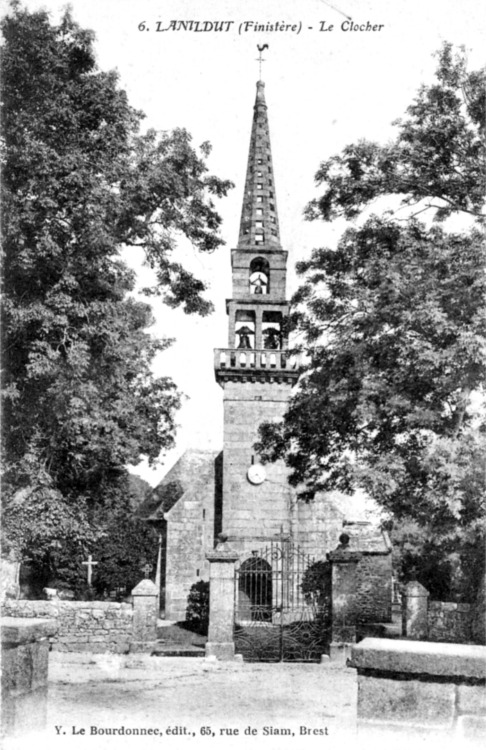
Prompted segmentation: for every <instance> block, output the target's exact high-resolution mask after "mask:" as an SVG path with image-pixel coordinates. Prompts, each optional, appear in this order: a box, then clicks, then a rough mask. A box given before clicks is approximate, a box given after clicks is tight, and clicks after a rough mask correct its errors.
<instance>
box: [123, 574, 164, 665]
mask: <svg viewBox="0 0 486 750" xmlns="http://www.w3.org/2000/svg"><path fill="white" fill-rule="evenodd" d="M132 596H133V626H132V641H131V643H130V653H152V652H153V651H154V649H155V646H156V645H157V617H158V612H157V602H158V591H157V586H156V585H155V583H154V582H153V581H151V580H149V579H148V578H144V579H143V581H140V583H139V584H138V585H137V586H135V588H134V589H133V591H132Z"/></svg>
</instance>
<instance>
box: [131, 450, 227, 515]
mask: <svg viewBox="0 0 486 750" xmlns="http://www.w3.org/2000/svg"><path fill="white" fill-rule="evenodd" d="M220 453H221V451H218V450H198V449H190V450H187V451H186V452H185V453H183V455H182V456H181V457H180V458H179V460H178V461H176V463H175V464H174V466H173V467H172V468H171V469H169V471H168V472H167V474H166V475H165V477H164V478H163V479H162V481H161V482H160V483H159V484H158V485H157V487H155V488H154V489H153V490H152V491H151V492H149V493H148V494H147V496H146V498H145V500H144V502H143V503H142V505H141V506H140V508H139V511H138V514H137V515H138V516H140V518H143V519H145V520H158V519H163V517H164V513H167V512H168V511H169V510H171V508H173V507H174V505H175V504H176V503H177V502H178V501H179V500H180V499H181V498H182V497H183V496H184V495H185V494H186V492H188V491H192V490H194V489H196V488H197V487H198V486H200V485H201V484H205V483H206V482H207V480H208V477H209V476H213V475H214V462H215V460H216V458H217V457H218V456H219V454H220Z"/></svg>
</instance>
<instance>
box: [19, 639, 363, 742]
mask: <svg viewBox="0 0 486 750" xmlns="http://www.w3.org/2000/svg"><path fill="white" fill-rule="evenodd" d="M49 672H50V686H49V701H48V718H47V726H46V730H45V732H43V733H42V734H40V735H35V736H29V738H28V743H27V744H25V743H26V742H27V738H25V739H24V740H22V738H19V739H18V740H10V741H9V742H8V750H10V748H11V749H12V750H14V749H15V750H17V749H18V748H22V750H23V748H24V747H27V746H28V747H29V748H34V749H36V748H43V747H45V748H49V750H50V749H51V748H53V749H54V750H57V748H62V750H64V749H65V748H69V750H70V749H71V748H79V750H82V749H84V748H85V747H86V750H98V748H100V749H104V748H115V747H116V748H125V747H127V748H132V747H137V748H138V747H144V748H145V747H149V748H152V747H155V746H157V747H161V746H163V747H164V748H167V750H179V748H186V747H187V748H193V749H194V750H196V748H197V750H199V748H206V747H207V748H214V750H216V748H220V747H221V748H225V749H226V748H233V747H234V748H240V747H241V748H243V747H255V748H264V749H265V750H274V749H275V750H277V748H278V749H279V750H280V748H283V749H285V748H286V747H292V748H299V750H300V748H301V747H302V748H306V749H307V748H308V749H309V750H311V748H317V747H319V748H322V747H324V746H326V747H333V748H334V747H336V748H337V747H339V748H341V747H342V746H343V745H342V741H343V740H344V739H345V738H348V739H351V738H353V737H354V736H355V734H354V733H355V724H356V676H355V671H354V670H352V669H346V668H345V667H341V668H336V667H335V666H334V665H330V664H326V665H320V664H248V663H241V662H239V663H222V662H210V661H206V660H205V659H201V658H181V657H147V656H136V655H133V656H129V657H120V656H109V655H96V656H95V655H88V654H86V655H76V654H75V655H72V654H71V655H69V654H66V655H62V654H59V653H51V660H50V665H49ZM83 730H84V732H83ZM108 730H111V731H108ZM113 730H116V731H113ZM134 730H138V731H139V732H140V733H139V734H136V733H135V732H134ZM141 730H144V731H143V733H142V732H141ZM149 730H150V731H149ZM6 747H7V746H6Z"/></svg>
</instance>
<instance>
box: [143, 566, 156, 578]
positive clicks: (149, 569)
mask: <svg viewBox="0 0 486 750" xmlns="http://www.w3.org/2000/svg"><path fill="white" fill-rule="evenodd" d="M153 569H154V566H153V565H150V563H145V565H143V566H142V568H141V571H142V573H145V578H148V577H149V575H150V573H151V572H152V570H153Z"/></svg>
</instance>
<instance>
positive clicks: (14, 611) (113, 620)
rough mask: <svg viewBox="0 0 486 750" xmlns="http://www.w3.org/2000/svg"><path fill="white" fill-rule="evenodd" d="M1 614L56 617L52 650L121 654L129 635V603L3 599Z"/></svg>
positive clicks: (130, 629) (125, 647)
mask: <svg viewBox="0 0 486 750" xmlns="http://www.w3.org/2000/svg"><path fill="white" fill-rule="evenodd" d="M2 615H3V616H7V617H34V618H36V617H38V618H48V619H51V620H56V623H57V626H58V630H57V633H56V635H54V636H51V637H50V642H51V648H52V650H53V651H87V652H91V653H105V652H109V653H114V654H123V653H127V652H128V649H129V645H130V640H131V637H132V620H133V611H132V605H131V604H125V603H122V604H119V603H117V602H72V601H28V600H24V599H17V600H16V599H7V600H6V601H5V602H4V603H3V604H2Z"/></svg>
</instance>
